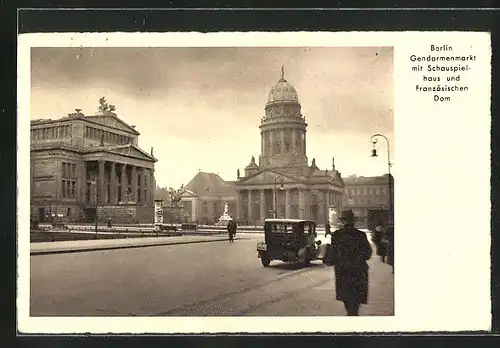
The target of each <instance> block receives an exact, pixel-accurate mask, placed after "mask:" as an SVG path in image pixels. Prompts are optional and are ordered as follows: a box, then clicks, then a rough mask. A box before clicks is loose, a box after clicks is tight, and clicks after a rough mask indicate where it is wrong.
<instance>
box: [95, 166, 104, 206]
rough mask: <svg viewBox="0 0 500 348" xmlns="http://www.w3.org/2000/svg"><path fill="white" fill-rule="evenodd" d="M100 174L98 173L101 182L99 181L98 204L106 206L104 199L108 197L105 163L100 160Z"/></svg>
mask: <svg viewBox="0 0 500 348" xmlns="http://www.w3.org/2000/svg"><path fill="white" fill-rule="evenodd" d="M98 162H99V172H98V175H99V180H98V181H97V187H98V190H99V194H98V197H97V199H98V201H97V202H98V204H104V197H105V196H106V191H105V190H106V182H105V180H104V161H103V160H99V161H98Z"/></svg>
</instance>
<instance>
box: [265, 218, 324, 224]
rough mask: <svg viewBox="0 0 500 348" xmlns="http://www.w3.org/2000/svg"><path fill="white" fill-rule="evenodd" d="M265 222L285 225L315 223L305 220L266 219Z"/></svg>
mask: <svg viewBox="0 0 500 348" xmlns="http://www.w3.org/2000/svg"><path fill="white" fill-rule="evenodd" d="M264 222H284V223H287V222H288V223H298V222H313V223H315V222H314V221H312V220H304V219H266V220H264Z"/></svg>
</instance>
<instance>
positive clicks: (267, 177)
mask: <svg viewBox="0 0 500 348" xmlns="http://www.w3.org/2000/svg"><path fill="white" fill-rule="evenodd" d="M279 176H281V177H283V183H284V184H292V183H297V182H299V180H298V179H296V178H293V177H291V176H288V175H286V174H282V173H279V172H277V171H274V170H271V169H268V170H264V171H262V172H260V173H257V174H254V175H252V176H250V177H248V178H243V179H241V180H240V181H239V182H238V184H242V185H258V184H263V185H269V184H274V183H275V181H276V178H277V177H279Z"/></svg>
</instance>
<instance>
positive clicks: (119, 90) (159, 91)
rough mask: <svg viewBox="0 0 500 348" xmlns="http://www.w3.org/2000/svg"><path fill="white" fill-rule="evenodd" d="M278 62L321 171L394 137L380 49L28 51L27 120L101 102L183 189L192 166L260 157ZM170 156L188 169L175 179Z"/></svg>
mask: <svg viewBox="0 0 500 348" xmlns="http://www.w3.org/2000/svg"><path fill="white" fill-rule="evenodd" d="M281 65H284V70H285V78H286V79H287V80H288V81H289V82H290V83H292V84H293V85H294V87H295V88H296V89H297V91H298V94H299V99H300V102H301V105H302V113H303V115H304V116H305V117H306V121H307V122H308V124H309V128H308V156H309V158H312V157H318V158H317V162H319V159H321V160H322V161H325V164H323V165H322V166H324V165H328V166H330V165H331V157H332V155H334V153H336V154H337V155H336V156H337V157H338V158H339V161H340V162H342V161H343V160H342V158H346V161H345V163H344V166H346V168H349V167H352V168H353V170H355V169H354V168H359V167H357V166H356V165H354V164H349V163H348V162H349V161H348V158H359V159H360V160H361V158H364V157H363V156H365V155H366V146H367V144H366V137H367V136H368V137H369V134H370V133H373V132H385V133H392V132H393V128H394V127H393V78H392V69H393V50H392V48H385V47H361V48H348V47H346V48H343V47H335V48H333V47H325V48H323V47H312V48H311V47H287V48H259V47H256V48H234V47H227V48H41V47H39V48H32V66H31V67H32V69H31V78H32V93H31V114H32V118H53V119H54V118H59V117H62V116H65V115H66V114H67V113H69V112H72V111H73V110H74V109H75V108H81V109H83V112H84V113H86V114H92V113H94V112H95V111H96V110H97V107H98V99H99V98H100V97H101V96H106V97H107V99H108V101H109V103H111V104H114V105H116V107H117V112H118V115H119V117H121V118H122V119H123V120H124V121H126V122H128V123H130V124H134V125H136V126H137V129H138V130H139V131H140V132H141V136H140V138H139V144H140V145H141V146H142V147H143V148H145V149H149V146H154V147H155V154H156V155H157V156H158V158H159V159H160V162H158V164H157V174H158V175H159V176H160V177H162V178H165V179H160V180H159V181H158V183H161V182H162V180H165V185H167V184H169V183H168V182H167V181H169V182H173V181H174V182H179V183H180V182H181V180H182V183H186V182H187V181H189V179H190V178H191V177H189V176H190V175H191V174H187V173H192V172H193V171H194V170H197V169H202V170H204V171H208V170H209V169H208V168H215V169H217V168H218V169H219V170H218V171H220V172H225V173H227V175H233V176H234V173H235V172H236V168H237V167H240V168H242V167H244V166H245V165H247V164H248V163H247V162H248V161H249V159H250V156H251V155H255V156H256V157H257V156H258V154H259V152H260V131H259V129H258V126H259V123H260V119H261V117H262V116H263V115H264V107H265V102H266V100H267V94H268V92H269V90H270V89H271V87H272V86H273V85H274V84H275V83H276V82H277V81H278V79H279V77H280V74H281V71H280V68H281ZM172 139H174V140H172ZM332 139H337V140H339V139H343V141H344V144H349V146H345V147H343V146H341V144H339V143H338V142H336V141H337V140H335V142H332ZM353 139H357V140H353ZM316 143H319V144H325V146H330V147H334V148H332V149H328V151H323V149H322V148H320V147H316V145H314V144H316ZM355 143H358V144H362V145H359V146H357V147H356V146H353V144H355ZM175 144H178V145H175ZM179 144H180V145H179ZM196 146H199V148H197V147H196ZM358 149H359V150H358ZM320 150H321V152H322V153H323V152H325V155H323V154H317V155H315V154H314V153H311V152H310V151H320ZM356 151H359V152H356ZM327 153H328V154H327ZM228 154H230V155H231V157H228V156H229V155H228ZM220 156H222V157H220ZM169 159H172V160H173V161H176V162H179V161H183V162H184V165H183V167H185V168H189V170H188V169H186V172H184V171H183V170H180V169H176V173H173V172H172V169H170V168H169V167H168V165H166V164H165V163H171V161H170V160H169ZM163 161H164V162H163ZM202 165H203V167H202ZM339 166H340V163H339ZM199 167H201V168H199ZM356 170H357V169H356ZM368 171H369V170H368ZM233 172H234V173H233ZM231 173H232V174H231ZM186 176H188V177H186ZM229 179H230V178H229ZM172 184H173V183H172ZM169 185H170V184H169ZM179 185H180V184H179Z"/></svg>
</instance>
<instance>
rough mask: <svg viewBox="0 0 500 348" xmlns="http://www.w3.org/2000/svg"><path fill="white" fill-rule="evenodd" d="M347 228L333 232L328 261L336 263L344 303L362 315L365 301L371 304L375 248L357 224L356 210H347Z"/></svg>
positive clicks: (339, 296)
mask: <svg viewBox="0 0 500 348" xmlns="http://www.w3.org/2000/svg"><path fill="white" fill-rule="evenodd" d="M340 220H341V221H342V222H343V223H344V225H343V227H342V228H340V229H338V230H336V231H335V232H333V234H332V241H331V249H332V250H331V253H330V260H329V262H328V264H330V265H333V266H335V267H334V270H335V291H336V299H337V300H338V301H342V302H344V306H345V309H346V311H347V315H348V316H356V315H359V307H360V305H361V304H366V303H368V264H367V263H366V261H367V260H368V259H370V257H371V255H372V248H371V247H370V244H369V242H368V238H367V237H366V233H364V232H362V231H360V230H358V229H356V228H355V227H354V222H355V220H356V219H355V216H354V213H353V212H352V210H347V211H343V212H342V215H341V217H340Z"/></svg>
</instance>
